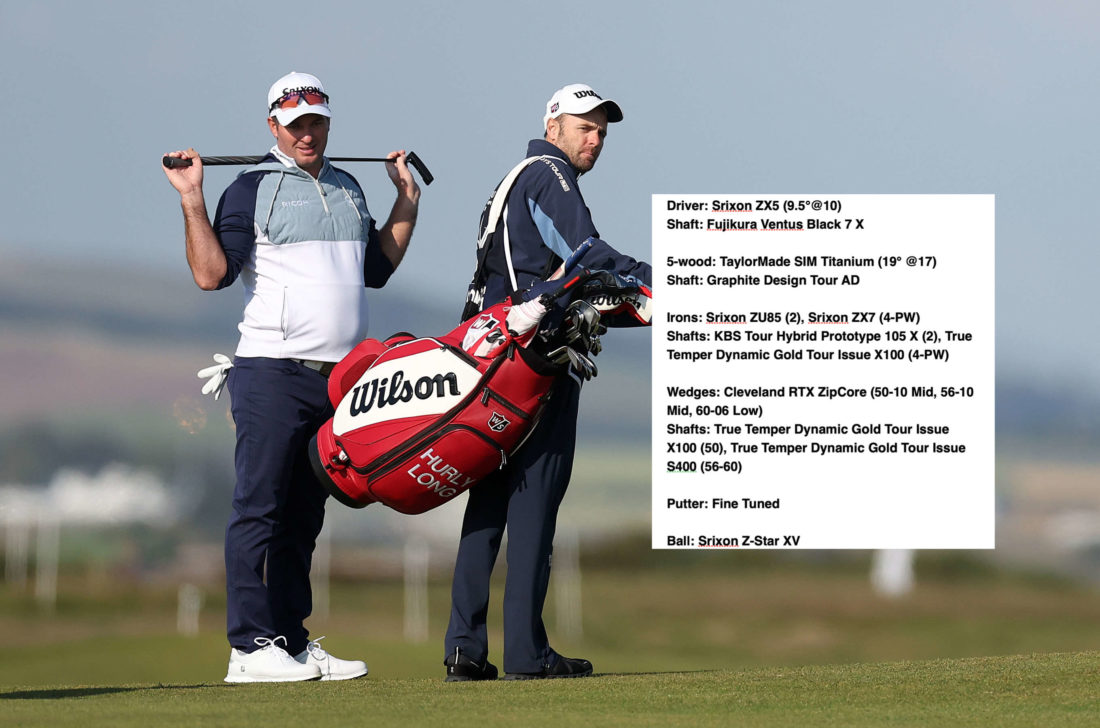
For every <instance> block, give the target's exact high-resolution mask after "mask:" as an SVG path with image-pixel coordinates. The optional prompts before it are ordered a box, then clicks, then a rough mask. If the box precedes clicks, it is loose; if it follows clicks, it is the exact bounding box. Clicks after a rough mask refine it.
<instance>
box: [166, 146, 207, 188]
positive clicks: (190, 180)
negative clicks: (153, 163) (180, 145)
mask: <svg viewBox="0 0 1100 728" xmlns="http://www.w3.org/2000/svg"><path fill="white" fill-rule="evenodd" d="M163 156H166V157H176V158H177V159H190V160H191V166H190V167H173V168H172V169H169V168H168V167H165V166H164V165H163V164H162V165H161V169H163V170H164V175H165V176H166V177H167V178H168V181H169V182H171V183H172V186H173V187H175V188H176V191H177V192H179V193H180V196H181V197H182V196H184V195H187V194H190V193H194V192H201V191H202V159H201V158H200V157H199V153H198V152H196V151H195V150H194V148H191V149H187V150H182V151H176V152H169V153H168V154H165V155H163Z"/></svg>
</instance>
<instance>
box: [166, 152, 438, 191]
mask: <svg viewBox="0 0 1100 728" xmlns="http://www.w3.org/2000/svg"><path fill="white" fill-rule="evenodd" d="M199 159H201V160H202V163H203V165H204V166H205V165H211V166H218V165H231V164H259V163H260V161H261V160H263V156H261V155H257V156H251V157H199ZM328 159H329V161H332V162H389V161H390V160H389V159H386V158H385V157H329V158H328ZM162 161H163V163H164V166H165V167H168V168H169V169H174V168H176V167H190V166H191V160H190V159H181V158H179V157H165V158H164V159H163V160H162ZM405 161H406V162H408V163H409V164H410V165H411V166H412V168H413V169H415V170H416V171H417V172H419V173H420V176H421V177H422V178H423V179H424V184H426V185H430V184H431V183H432V180H434V179H435V177H433V176H432V173H431V172H429V171H428V168H427V167H426V166H425V165H424V162H423V161H421V159H420V157H418V156H416V152H409V153H408V154H406V155H405Z"/></svg>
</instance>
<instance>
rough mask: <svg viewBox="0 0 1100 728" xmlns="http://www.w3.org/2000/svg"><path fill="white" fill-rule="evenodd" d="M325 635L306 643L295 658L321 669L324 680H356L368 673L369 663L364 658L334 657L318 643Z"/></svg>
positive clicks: (302, 663)
mask: <svg viewBox="0 0 1100 728" xmlns="http://www.w3.org/2000/svg"><path fill="white" fill-rule="evenodd" d="M323 639H324V637H323V636H321V637H318V638H317V639H315V640H313V641H312V642H310V643H309V644H308V645H306V648H305V649H304V650H302V651H301V652H299V653H298V654H297V655H295V656H294V660H295V661H296V662H298V663H299V664H301V665H305V666H307V667H316V668H318V669H319V670H320V671H321V679H322V680H354V679H355V678H357V677H363V676H364V675H366V674H367V663H365V662H363V661H362V660H341V659H340V658H339V657H333V656H332V655H330V654H329V653H328V652H326V651H325V648H324V647H321V645H320V644H318V643H319V642H320V641H321V640H323Z"/></svg>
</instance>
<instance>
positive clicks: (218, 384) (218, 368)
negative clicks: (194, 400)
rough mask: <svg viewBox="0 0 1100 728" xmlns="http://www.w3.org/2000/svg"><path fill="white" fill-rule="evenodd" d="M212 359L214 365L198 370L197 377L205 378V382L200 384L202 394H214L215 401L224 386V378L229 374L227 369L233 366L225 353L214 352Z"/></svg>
mask: <svg viewBox="0 0 1100 728" xmlns="http://www.w3.org/2000/svg"><path fill="white" fill-rule="evenodd" d="M214 361H216V362H217V364H215V365H214V366H211V367H206V368H205V369H200V370H199V375H198V376H199V379H206V380H207V382H206V384H204V385H202V393H203V394H210V393H213V394H214V400H215V401H217V399H218V397H220V396H221V393H222V389H223V388H224V387H225V380H226V378H228V376H229V370H230V369H232V368H233V361H232V360H231V359H230V358H229V357H227V356H226V355H225V354H215V355H214Z"/></svg>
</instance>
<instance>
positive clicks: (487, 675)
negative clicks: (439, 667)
mask: <svg viewBox="0 0 1100 728" xmlns="http://www.w3.org/2000/svg"><path fill="white" fill-rule="evenodd" d="M443 664H444V665H445V666H446V667H447V677H446V679H444V681H443V682H467V681H469V680H496V679H497V668H496V665H494V664H493V663H491V662H489V661H488V660H485V661H484V662H477V661H476V660H472V659H470V658H469V657H467V656H466V655H464V654H462V651H461V650H460V649H459V648H457V647H456V648H455V652H454V654H453V655H448V656H447V659H446V660H444V661H443Z"/></svg>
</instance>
